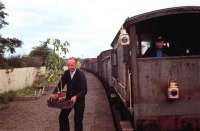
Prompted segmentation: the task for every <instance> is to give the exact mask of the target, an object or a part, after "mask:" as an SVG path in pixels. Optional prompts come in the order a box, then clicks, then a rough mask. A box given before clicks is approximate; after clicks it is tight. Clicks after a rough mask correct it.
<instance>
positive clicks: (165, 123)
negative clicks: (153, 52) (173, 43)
mask: <svg viewBox="0 0 200 131" xmlns="http://www.w3.org/2000/svg"><path fill="white" fill-rule="evenodd" d="M137 68H138V72H140V73H139V74H138V94H137V96H138V97H137V99H135V103H134V108H135V115H136V116H135V117H136V118H138V119H140V120H138V122H139V123H140V122H141V121H143V120H145V121H152V119H154V122H153V123H154V124H155V123H157V124H158V125H160V126H161V127H159V128H161V129H166V130H167V129H168V130H170V129H177V130H181V129H182V128H183V125H182V124H183V123H182V122H183V121H185V120H186V121H187V122H185V124H186V125H191V127H192V128H195V127H196V129H197V128H198V129H199V128H200V120H199V118H200V112H199V109H200V103H199V102H198V101H199V99H200V59H199V57H193V58H192V57H177V58H174V59H173V58H162V59H157V60H155V59H153V58H149V59H137ZM170 80H175V81H176V82H177V84H178V86H177V88H178V89H179V97H178V98H177V99H172V100H170V99H169V96H168V93H169V92H168V88H169V86H170V85H169V83H170ZM155 121H156V122H155ZM188 121H190V122H188ZM175 123H176V124H175ZM170 124H171V125H170ZM138 125H139V124H138Z"/></svg>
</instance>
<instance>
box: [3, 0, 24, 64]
mask: <svg viewBox="0 0 200 131" xmlns="http://www.w3.org/2000/svg"><path fill="white" fill-rule="evenodd" d="M4 9H5V6H4V4H3V3H2V2H1V1H0V29H1V28H2V27H3V26H4V25H8V23H7V22H6V21H5V17H6V16H7V15H8V14H7V13H5V12H4ZM21 45H22V41H21V40H19V39H17V38H3V37H2V36H1V35H0V62H1V61H2V60H3V56H4V53H5V52H6V51H8V52H10V53H15V48H17V47H21ZM0 66H1V65H0Z"/></svg>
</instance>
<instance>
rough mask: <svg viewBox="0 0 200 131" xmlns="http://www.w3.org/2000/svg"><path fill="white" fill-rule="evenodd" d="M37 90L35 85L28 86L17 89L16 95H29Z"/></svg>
mask: <svg viewBox="0 0 200 131" xmlns="http://www.w3.org/2000/svg"><path fill="white" fill-rule="evenodd" d="M35 90H36V88H35V87H33V86H32V87H26V88H23V89H20V90H17V91H16V92H15V94H16V96H28V95H32V94H33V93H34V91H35Z"/></svg>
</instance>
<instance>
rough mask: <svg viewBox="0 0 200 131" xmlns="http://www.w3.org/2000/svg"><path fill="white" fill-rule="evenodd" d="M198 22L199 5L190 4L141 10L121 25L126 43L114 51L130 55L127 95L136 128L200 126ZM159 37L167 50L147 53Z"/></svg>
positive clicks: (199, 16)
mask: <svg viewBox="0 0 200 131" xmlns="http://www.w3.org/2000/svg"><path fill="white" fill-rule="evenodd" d="M199 23H200V7H196V6H195V7H194V6H193V7H190V6H189V7H175V8H168V9H163V10H157V11H153V12H149V13H145V14H142V15H138V16H135V17H132V18H128V19H127V20H126V21H125V23H124V24H123V27H124V29H125V30H126V32H127V34H128V35H129V38H130V44H129V45H126V46H124V45H123V46H121V47H119V45H118V46H117V48H116V50H118V48H123V52H126V53H123V54H125V55H123V57H124V60H126V59H127V58H131V59H128V60H127V61H125V63H126V67H125V69H127V67H128V69H129V70H130V73H131V90H129V91H131V93H128V94H127V95H129V96H130V94H131V100H130V101H131V103H132V105H133V116H134V121H133V123H134V126H135V129H136V130H154V131H156V130H176V131H179V130H199V129H200V111H199V109H200V103H199V102H198V100H199V99H200V43H199V42H200V40H199V38H200V25H199ZM118 36H120V35H119V34H118ZM159 36H162V37H163V42H164V48H163V49H162V51H164V53H165V55H162V56H157V55H154V54H156V53H147V52H148V51H149V50H152V51H155V50H156V46H155V41H156V39H157V38H158V37H159ZM119 38H120V37H119ZM115 43H116V42H115ZM112 44H113V47H114V45H115V44H114V43H112ZM159 51H161V49H159ZM127 52H128V53H127ZM126 78H128V77H126ZM119 79H120V78H119ZM118 90H119V88H118ZM121 94H122V93H121ZM122 95H123V96H125V95H124V94H122Z"/></svg>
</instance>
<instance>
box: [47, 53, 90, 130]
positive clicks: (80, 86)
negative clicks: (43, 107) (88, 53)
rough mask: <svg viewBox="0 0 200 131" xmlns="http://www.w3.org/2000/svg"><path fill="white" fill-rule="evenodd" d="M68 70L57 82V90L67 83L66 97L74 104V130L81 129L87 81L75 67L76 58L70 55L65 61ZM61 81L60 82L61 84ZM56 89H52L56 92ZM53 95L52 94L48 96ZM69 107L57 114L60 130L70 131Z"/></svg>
mask: <svg viewBox="0 0 200 131" xmlns="http://www.w3.org/2000/svg"><path fill="white" fill-rule="evenodd" d="M67 67H68V70H67V71H65V72H64V74H63V76H62V77H61V82H60V83H59V84H58V88H59V90H61V89H63V88H64V86H65V85H67V93H66V99H68V100H71V101H72V103H73V104H74V106H73V108H74V123H75V131H83V122H82V121H83V115H84V108H85V95H86V93H87V81H86V78H85V75H84V73H83V72H81V71H80V70H79V69H77V60H76V59H75V58H74V57H71V58H69V59H68V61H67ZM61 83H62V84H61ZM57 91H58V89H57V88H56V89H55V90H54V93H56V92H57ZM52 97H54V96H53V95H51V96H50V98H52ZM71 110H72V108H70V109H62V110H61V112H60V115H59V125H60V131H70V126H69V119H68V116H69V113H70V112H71Z"/></svg>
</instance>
